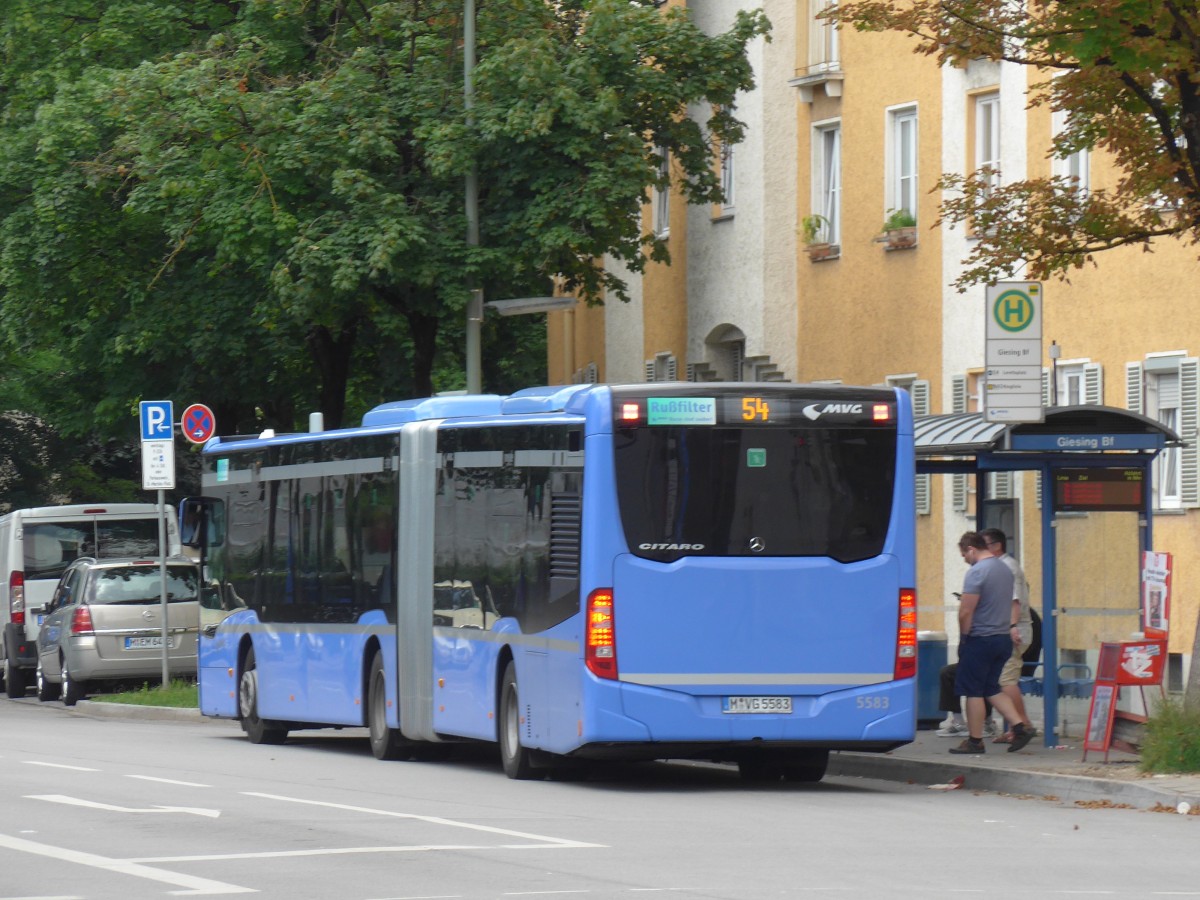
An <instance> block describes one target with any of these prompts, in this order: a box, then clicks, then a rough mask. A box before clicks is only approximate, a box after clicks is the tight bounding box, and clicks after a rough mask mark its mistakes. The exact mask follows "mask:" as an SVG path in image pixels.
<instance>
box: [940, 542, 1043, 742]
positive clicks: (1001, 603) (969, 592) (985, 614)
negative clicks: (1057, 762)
mask: <svg viewBox="0 0 1200 900" xmlns="http://www.w3.org/2000/svg"><path fill="white" fill-rule="evenodd" d="M958 549H959V552H961V553H962V556H963V559H965V560H966V561H967V563H969V564H970V566H971V568H970V569H968V570H967V575H966V578H964V579H963V589H962V597H961V598H959V607H958V629H959V652H958V675H957V676H956V678H955V682H954V686H955V690H956V691H957V692H958V693H959V694H960V695H962V696H964V697H966V698H967V729H968V732H969V737H967V739H966V740H964V741H963V742H962V743H961V744H959V745H958V746H957V747H951V748H950V752H951V753H984V752H986V750H987V748H986V747H985V746H984V744H983V716H984V704H983V700H984V698H985V697H986V698H987V699H988V700H989V701H991V704H992V706H994V707H995V708H996V709H998V710H1000V715H1002V716H1004V718H1005V719H1006V720H1008V721H1010V722H1017V723H1018V724H1017V725H1016V726H1014V728H1013V739H1012V743H1011V744H1009V745H1008V752H1009V753H1013V752H1015V751H1017V750H1020V749H1021V748H1022V747H1024V746H1025V745H1026V744H1028V743H1029V741H1030V739H1031V738H1032V737H1033V734H1032V733H1031V732H1030V730H1029V729H1027V728H1026V727H1025V726H1024V725H1023V724H1021V722H1020V719H1021V717H1020V716H1019V715H1017V711H1016V708H1015V707H1014V706H1013V702H1012V699H1011V698H1010V697H1009V696H1008V695H1007V694H1005V693H1004V692H1003V691H1002V690H1001V689H1000V673H1001V671H1002V670H1003V669H1004V663H1005V662H1006V661H1007V660H1008V658H1009V657H1010V656H1012V652H1013V644H1014V643H1017V642H1019V641H1020V634H1019V633H1018V631H1017V630H1016V628H1017V626H1016V622H1017V617H1018V615H1019V614H1020V607H1019V605H1018V604H1017V603H1016V601H1015V600H1014V599H1013V597H1014V596H1015V595H1014V591H1013V574H1012V572H1011V571H1010V570H1009V568H1008V566H1007V565H1005V563H1004V561H1003V560H1002V559H1000V558H999V557H998V556H996V555H995V554H993V553H992V552H991V550H989V549H988V545H987V541H986V540H985V539H984V537H983V536H982V535H981V534H979V533H977V532H974V531H968V532H967V533H966V534H964V535H963V536H962V538H961V539H960V540H959V542H958Z"/></svg>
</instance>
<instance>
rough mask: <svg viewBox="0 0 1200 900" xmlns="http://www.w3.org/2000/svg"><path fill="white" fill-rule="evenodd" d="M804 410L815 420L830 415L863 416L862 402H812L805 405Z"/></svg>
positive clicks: (806, 414)
mask: <svg viewBox="0 0 1200 900" xmlns="http://www.w3.org/2000/svg"><path fill="white" fill-rule="evenodd" d="M802 412H803V413H804V415H805V416H807V417H808V418H810V419H812V420H813V421H816V420H817V419H819V418H821V416H828V415H847V416H850V415H856V416H861V415H862V412H863V405H862V404H861V403H826V404H825V405H824V406H822V405H821V404H820V403H810V404H809V405H808V406H806V407H804V409H803V410H802Z"/></svg>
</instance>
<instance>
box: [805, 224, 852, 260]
mask: <svg viewBox="0 0 1200 900" xmlns="http://www.w3.org/2000/svg"><path fill="white" fill-rule="evenodd" d="M830 225H831V223H830V221H829V220H828V219H827V218H825V217H824V216H822V215H818V214H817V213H813V214H812V215H811V216H805V217H804V218H803V219H801V220H800V234H801V235H802V236H803V238H804V243H805V244H806V245H807V246H808V258H809V259H810V260H812V261H813V262H820V261H821V260H823V259H837V257H838V256H840V255H841V251H842V248H841V247H839V246H838V245H837V244H831V243H830V242H829V241H827V240H824V237H825V236H826V235H828V234H829V226H830Z"/></svg>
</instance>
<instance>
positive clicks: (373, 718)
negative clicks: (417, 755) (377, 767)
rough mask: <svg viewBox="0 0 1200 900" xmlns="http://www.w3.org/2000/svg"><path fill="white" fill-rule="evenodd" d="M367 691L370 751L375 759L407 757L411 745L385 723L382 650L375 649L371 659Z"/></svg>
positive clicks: (385, 677)
mask: <svg viewBox="0 0 1200 900" xmlns="http://www.w3.org/2000/svg"><path fill="white" fill-rule="evenodd" d="M367 684H368V692H367V730H368V731H370V733H371V752H372V753H374V754H375V758H376V759H408V758H409V757H410V756H411V755H412V752H411V745H410V744H409V743H408V742H407V741H406V740H404V738H403V737H401V735H400V732H399V730H398V729H395V728H388V724H387V676H386V675H385V674H384V668H383V651H382V650H376V651H375V658H374V659H373V660H371V680H370V681H369V682H368V683H367Z"/></svg>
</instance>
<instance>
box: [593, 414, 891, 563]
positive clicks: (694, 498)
mask: <svg viewBox="0 0 1200 900" xmlns="http://www.w3.org/2000/svg"><path fill="white" fill-rule="evenodd" d="M614 441H615V449H616V453H615V456H616V476H617V496H618V501H619V504H620V511H621V521H622V524H623V526H624V529H625V537H626V540H627V541H628V543H629V547H630V549H631V550H632V551H633V552H634V553H635V554H636V555H638V556H640V557H643V558H645V559H653V560H659V561H664V562H667V561H671V560H675V559H678V558H680V557H682V556H689V555H692V556H697V555H698V556H827V557H831V558H833V559H836V560H840V561H842V562H851V561H854V560H861V559H869V558H871V557H873V556H878V555H879V553H880V552H882V550H883V546H884V542H885V540H886V538H887V527H888V521H889V520H890V518H891V514H892V501H893V493H894V488H895V474H896V472H895V470H896V430H895V428H887V427H884V428H864V427H836V428H788V427H779V428H761V427H759V428H738V427H731V428H722V427H715V428H703V427H687V426H682V427H659V428H645V427H642V428H629V429H621V428H618V429H617V430H616V433H615V434H614Z"/></svg>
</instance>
